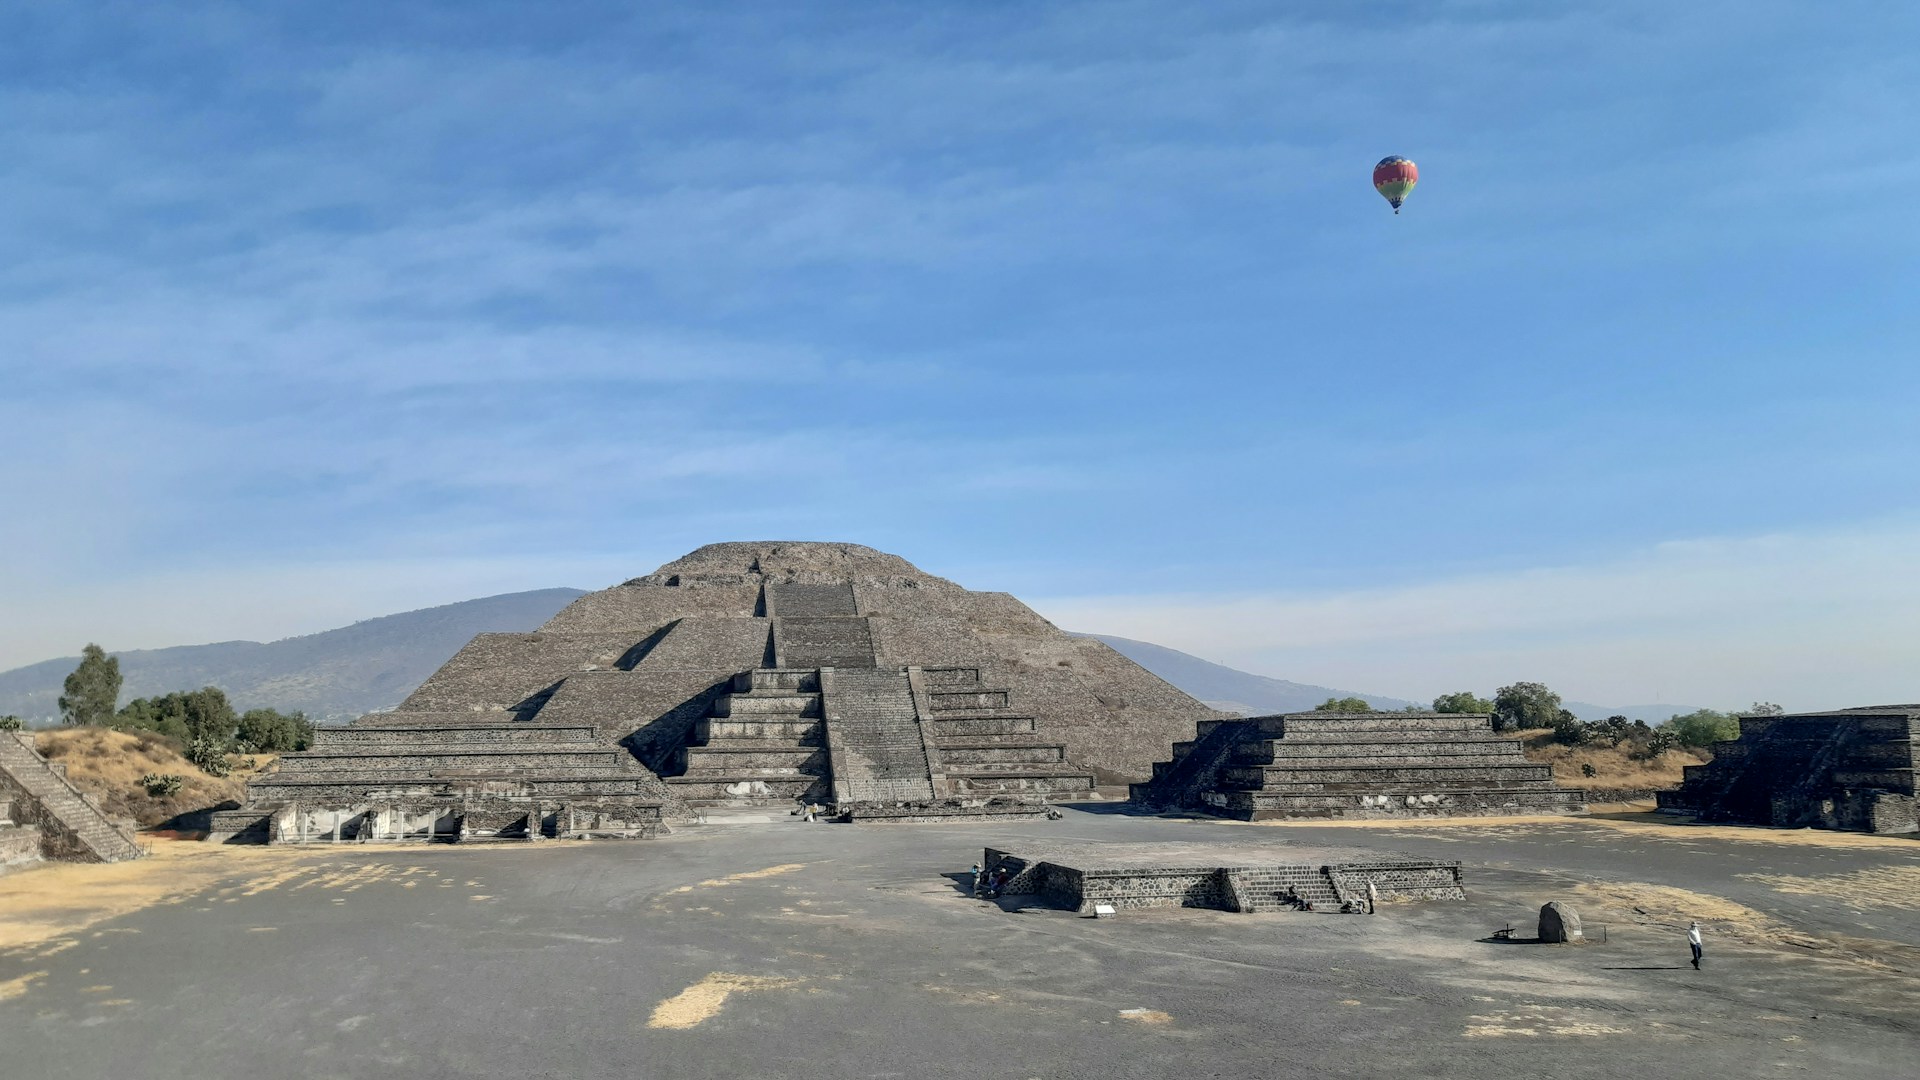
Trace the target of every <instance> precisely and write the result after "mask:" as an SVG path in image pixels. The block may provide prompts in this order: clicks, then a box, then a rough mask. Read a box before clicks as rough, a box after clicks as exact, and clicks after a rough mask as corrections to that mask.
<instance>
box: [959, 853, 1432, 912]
mask: <svg viewBox="0 0 1920 1080" xmlns="http://www.w3.org/2000/svg"><path fill="white" fill-rule="evenodd" d="M980 865H981V866H982V867H983V868H984V869H985V871H986V872H987V873H988V874H991V873H993V872H994V871H995V870H996V869H998V868H1000V867H1003V866H1004V867H1007V868H1009V869H1011V870H1012V871H1013V876H1012V877H1011V878H1010V879H1009V880H1008V881H1007V884H1006V886H1005V887H1004V888H1003V889H1002V890H1001V893H1002V895H1032V894H1037V895H1040V896H1044V897H1046V898H1047V899H1048V900H1049V901H1051V902H1053V903H1054V904H1057V905H1059V906H1061V907H1065V908H1069V909H1072V910H1075V911H1079V912H1082V913H1086V912H1091V911H1092V910H1093V906H1094V905H1095V904H1111V905H1113V906H1114V907H1115V908H1156V907H1198V908H1215V909H1218V910H1222V911H1242V912H1274V911H1296V910H1301V909H1300V908H1297V907H1295V906H1294V905H1292V904H1290V903H1286V902H1283V901H1282V900H1281V897H1282V896H1283V895H1285V894H1286V892H1287V890H1288V889H1292V890H1293V892H1294V894H1295V895H1296V896H1298V897H1299V898H1300V899H1301V900H1303V901H1305V902H1306V903H1308V904H1310V905H1312V908H1311V910H1313V911H1316V912H1340V911H1342V910H1343V909H1347V910H1351V909H1354V908H1357V909H1358V910H1362V911H1364V910H1365V908H1366V902H1367V885H1368V884H1369V883H1371V884H1372V885H1373V887H1374V889H1375V890H1376V891H1377V893H1378V895H1379V897H1380V898H1381V899H1382V900H1464V899H1466V897H1467V893H1466V887H1465V885H1464V884H1462V882H1461V878H1460V864H1459V863H1457V862H1445V861H1440V860H1436V859H1432V858H1427V857H1423V856H1418V855H1407V854H1402V853H1399V852H1392V851H1369V850H1365V849H1361V848H1324V847H1317V848H1309V847H1296V846H1293V845H1289V844H1208V843H1188V844H1181V843H1172V844H1103V843H1093V842H1084V843H1076V842H1048V841H1042V842H1032V841H1025V840H1022V841H1019V842H1009V843H1008V844H1007V845H1006V846H1005V847H989V848H987V849H986V856H985V859H984V861H983V862H982V863H981V864H980Z"/></svg>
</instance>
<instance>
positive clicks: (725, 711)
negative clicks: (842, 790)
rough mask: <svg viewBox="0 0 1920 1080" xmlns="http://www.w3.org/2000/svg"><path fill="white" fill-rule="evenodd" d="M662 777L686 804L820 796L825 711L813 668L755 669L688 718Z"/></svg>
mask: <svg viewBox="0 0 1920 1080" xmlns="http://www.w3.org/2000/svg"><path fill="white" fill-rule="evenodd" d="M676 768H677V769H678V772H679V775H670V776H666V777H663V779H665V780H666V782H667V785H668V786H669V787H671V788H672V789H673V790H674V792H675V793H677V794H678V795H680V796H681V797H682V798H684V799H685V800H686V801H687V802H688V803H689V804H691V805H694V806H720V805H774V804H785V805H791V804H793V803H795V802H827V801H829V800H830V799H831V798H832V794H833V792H832V787H831V785H830V784H829V782H828V780H827V772H828V767H827V749H826V723H825V713H824V712H823V711H822V709H821V694H820V672H819V671H818V670H803V669H795V668H757V669H755V670H753V671H747V672H742V673H741V674H739V675H736V676H734V679H733V686H732V689H731V690H730V691H729V692H728V693H726V694H723V695H721V697H720V698H719V699H718V700H716V701H715V702H714V703H713V707H712V708H711V709H710V710H709V711H708V714H707V715H706V716H705V717H703V718H701V719H700V720H699V721H698V722H696V723H695V724H694V727H693V731H692V732H691V738H690V741H689V743H688V745H686V746H684V747H682V748H681V749H680V750H679V752H678V754H677V756H676V758H675V760H674V761H673V762H671V763H669V765H668V766H667V769H666V771H668V772H673V771H674V770H675V769H676Z"/></svg>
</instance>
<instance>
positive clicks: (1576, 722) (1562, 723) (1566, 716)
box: [1553, 709, 1593, 746]
mask: <svg viewBox="0 0 1920 1080" xmlns="http://www.w3.org/2000/svg"><path fill="white" fill-rule="evenodd" d="M1592 734H1593V733H1592V731H1591V729H1590V726H1589V725H1588V724H1586V723H1584V722H1583V721H1582V720H1581V719H1580V718H1579V717H1577V716H1575V715H1573V713H1572V712H1570V711H1569V710H1566V709H1556V710H1554V713H1553V741H1554V742H1557V743H1564V744H1566V745H1567V746H1579V745H1580V744H1582V743H1584V742H1587V741H1588V740H1589V739H1590V738H1592Z"/></svg>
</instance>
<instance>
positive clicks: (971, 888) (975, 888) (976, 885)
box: [967, 863, 980, 896]
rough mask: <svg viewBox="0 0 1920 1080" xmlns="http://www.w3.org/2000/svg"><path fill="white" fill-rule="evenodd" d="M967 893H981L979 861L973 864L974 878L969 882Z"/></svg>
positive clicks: (971, 894)
mask: <svg viewBox="0 0 1920 1080" xmlns="http://www.w3.org/2000/svg"><path fill="white" fill-rule="evenodd" d="M967 895H968V896H979V895H980V864H979V863H974V864H973V880H972V881H970V882H968V883H967Z"/></svg>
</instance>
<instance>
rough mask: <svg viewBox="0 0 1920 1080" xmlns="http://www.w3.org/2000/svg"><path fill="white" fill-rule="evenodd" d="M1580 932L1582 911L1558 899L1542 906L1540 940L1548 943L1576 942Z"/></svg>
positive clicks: (1580, 938)
mask: <svg viewBox="0 0 1920 1080" xmlns="http://www.w3.org/2000/svg"><path fill="white" fill-rule="evenodd" d="M1582 940H1584V938H1583V937H1582V936H1581V934H1580V913H1579V912H1577V911H1575V910H1573V908H1572V907H1570V906H1568V905H1566V904H1563V903H1561V902H1560V901H1558V900H1555V901H1553V902H1552V903H1550V904H1546V905H1544V906H1542V907H1541V908H1540V941H1541V942H1542V943H1543V944H1547V945H1566V944H1574V943H1578V942H1580V941H1582Z"/></svg>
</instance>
